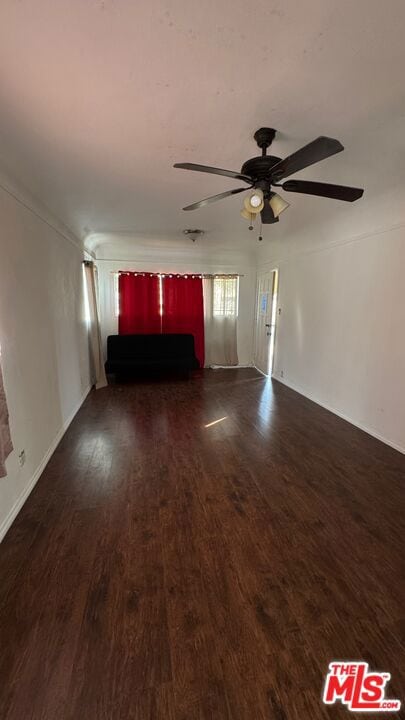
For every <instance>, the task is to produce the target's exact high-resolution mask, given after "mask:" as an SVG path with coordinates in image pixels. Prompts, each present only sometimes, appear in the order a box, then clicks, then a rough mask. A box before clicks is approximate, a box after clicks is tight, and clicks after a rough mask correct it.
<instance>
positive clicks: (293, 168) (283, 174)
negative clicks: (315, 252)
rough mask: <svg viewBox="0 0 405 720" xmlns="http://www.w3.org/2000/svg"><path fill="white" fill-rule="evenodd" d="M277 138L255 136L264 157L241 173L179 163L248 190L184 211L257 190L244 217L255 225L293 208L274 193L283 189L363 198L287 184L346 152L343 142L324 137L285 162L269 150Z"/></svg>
mask: <svg viewBox="0 0 405 720" xmlns="http://www.w3.org/2000/svg"><path fill="white" fill-rule="evenodd" d="M275 135H276V130H274V129H273V128H260V129H259V130H257V131H256V132H255V134H254V139H255V140H256V143H257V145H258V146H259V148H261V151H262V154H261V155H259V156H258V157H254V158H251V159H250V160H247V161H246V162H245V163H243V165H242V168H241V171H240V172H233V171H232V170H222V169H221V168H215V167H209V166H208V165H196V164H195V163H176V164H175V165H174V167H175V168H183V169H184V170H196V171H198V172H205V173H212V174H213V175H224V176H225V177H230V178H234V179H235V180H241V181H242V182H244V183H246V184H247V186H248V187H241V188H235V189H233V190H226V191H225V192H222V193H219V194H218V195H212V196H211V197H208V198H205V199H204V200H200V201H199V202H196V203H193V204H192V205H187V207H185V208H183V210H196V209H197V208H200V207H203V206H204V205H208V204H209V203H212V202H216V201H217V200H222V199H223V198H226V197H229V196H230V195H236V194H237V193H241V192H244V191H246V190H247V189H249V188H250V189H252V188H253V190H252V191H251V192H250V194H249V195H248V196H247V197H246V198H245V201H244V207H243V209H242V211H241V215H242V216H243V217H244V218H246V219H247V220H250V224H251V226H252V222H253V220H254V218H255V217H256V216H257V215H258V214H259V213H260V215H261V220H262V223H263V224H270V223H275V222H278V219H279V215H280V214H281V213H282V212H283V210H285V209H286V208H287V207H289V203H287V202H286V201H285V200H283V198H282V197H280V195H278V194H277V193H276V192H274V191H273V190H272V187H281V188H282V189H283V190H285V191H286V192H296V193H304V194H305V195H318V196H320V197H327V198H333V199H335V200H345V201H346V202H353V201H354V200H358V199H359V198H361V196H362V195H363V192H364V190H362V189H361V188H353V187H346V186H345V185H331V184H329V183H321V182H311V181H308V180H287V182H284V183H280V181H281V180H283V179H284V178H288V177H289V176H290V175H292V174H293V173H296V172H298V171H299V170H303V168H306V167H309V166H310V165H313V164H314V163H317V162H320V161H321V160H324V159H325V158H328V157H330V156H331V155H335V154H336V153H338V152H341V151H342V150H344V148H343V145H342V144H341V143H340V142H339V140H334V139H333V138H329V137H324V136H320V137H318V138H316V140H313V141H312V142H310V143H309V144H308V145H305V146H304V147H302V148H301V149H300V150H297V151H296V152H295V153H292V155H289V156H288V157H286V158H284V160H282V159H281V158H279V157H275V156H274V155H267V148H268V147H270V145H271V143H272V142H273V140H274V138H275Z"/></svg>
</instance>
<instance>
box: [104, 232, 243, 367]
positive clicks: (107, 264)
mask: <svg viewBox="0 0 405 720" xmlns="http://www.w3.org/2000/svg"><path fill="white" fill-rule="evenodd" d="M197 242H198V241H197ZM119 254H120V250H119V245H118V243H117V246H116V247H114V245H112V246H102V247H100V248H98V249H97V250H96V255H97V267H98V273H99V288H100V323H101V331H102V338H103V344H104V349H105V342H106V338H107V336H108V335H114V334H116V333H117V332H118V319H117V317H116V316H115V314H114V285H113V273H114V271H117V270H145V271H151V272H179V273H193V272H194V273H204V272H206V273H222V272H223V273H240V274H241V275H243V277H241V278H240V281H239V316H238V324H237V338H238V359H239V364H240V365H251V364H252V362H253V330H254V322H253V320H254V296H255V285H256V267H255V262H254V260H253V259H252V258H251V257H249V256H248V255H245V254H243V253H237V252H232V253H229V252H224V251H215V250H214V249H211V250H209V251H207V252H205V251H201V250H199V248H198V245H197V246H194V245H191V248H189V247H184V248H172V249H171V250H169V249H167V248H153V247H151V248H149V249H146V248H144V247H141V246H139V247H136V246H134V247H133V248H132V250H131V256H132V257H133V259H128V254H129V252H128V250H126V251H125V253H124V254H123V258H124V259H122V260H119V259H117V260H111V257H117V256H119ZM103 256H105V257H107V258H109V259H103Z"/></svg>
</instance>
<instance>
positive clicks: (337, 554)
mask: <svg viewBox="0 0 405 720" xmlns="http://www.w3.org/2000/svg"><path fill="white" fill-rule="evenodd" d="M216 420H221V421H220V422H217V423H216V424H214V425H211V426H210V427H207V425H209V424H210V423H212V422H214V421H216ZM404 510H405V456H403V455H401V454H400V453H398V452H396V451H395V450H392V449H391V448H389V447H388V446H385V445H383V444H382V443H380V442H378V441H377V440H374V439H373V438H371V437H369V436H368V435H366V434H365V433H363V432H361V431H360V430H357V429H356V428H354V427H353V426H351V425H349V424H348V423H346V422H344V421H343V420H340V419H339V418H337V417H336V416H334V415H332V414H331V413H329V412H327V411H326V410H323V409H322V408H321V407H319V406H317V405H315V404H313V403H311V402H310V401H309V400H306V399H305V398H303V397H301V396H300V395H297V394H296V393H294V392H293V391H291V390H289V389H288V388H286V387H284V386H282V385H280V384H278V383H276V382H273V383H272V382H271V381H269V380H266V379H265V378H264V377H262V376H261V375H258V374H257V373H256V371H254V370H253V369H243V370H242V369H241V370H218V371H206V372H205V374H204V376H202V375H200V376H196V377H195V378H193V379H191V380H190V381H189V382H187V381H170V382H159V381H155V382H153V381H150V382H147V381H145V382H142V383H139V384H127V385H120V384H116V385H113V386H111V387H109V388H106V389H104V390H100V391H98V392H92V393H91V394H90V396H89V397H88V399H87V400H86V402H85V404H84V406H83V407H82V409H81V410H80V412H79V413H78V415H77V416H76V418H75V420H74V422H73V423H72V425H71V427H70V428H69V430H68V432H67V434H66V435H65V437H64V439H63V441H62V442H61V444H60V445H59V447H58V448H57V450H56V452H55V454H54V455H53V457H52V459H51V461H50V462H49V464H48V466H47V468H46V470H45V472H44V474H43V476H42V477H41V479H40V481H39V482H38V484H37V486H36V488H35V489H34V491H33V493H32V494H31V496H30V498H29V499H28V501H27V503H26V505H25V506H24V508H23V509H22V511H21V513H20V515H19V516H18V518H17V520H16V521H15V523H14V525H13V526H12V528H11V530H10V531H9V533H8V535H7V537H6V538H5V540H4V542H3V543H2V544H1V545H0V623H1V630H0V653H1V655H0V718H1V720H135V719H136V720H194V719H198V720H206V719H208V718H210V719H211V718H212V719H215V720H216V719H218V720H219V719H221V720H229V719H231V718H232V720H245V719H246V720H262V719H266V720H307V719H308V720H318V718H319V719H321V718H322V719H323V718H332V719H336V718H349V717H350V716H351V714H350V713H349V712H348V711H347V710H346V709H345V708H344V707H343V706H342V705H340V704H338V705H336V706H333V707H326V706H324V705H323V704H322V701H321V693H322V687H323V682H324V676H325V673H326V671H327V666H328V663H329V662H330V661H331V660H334V659H344V660H351V659H353V660H360V659H364V660H366V661H368V662H369V663H370V665H371V667H372V668H373V669H377V670H383V671H387V672H390V673H391V674H392V680H391V682H390V683H389V686H388V688H387V696H388V697H393V698H399V699H402V701H404V700H405V693H404V689H405V669H404V665H405V651H404V643H405V640H404V631H405V623H404V604H405V603H404V599H405V589H404V564H403V562H404V560H403V559H404V523H405V512H404ZM359 717H362V718H364V717H365V716H364V713H361V714H359ZM389 717H394V716H393V715H389ZM396 717H399V715H398V714H397V715H396Z"/></svg>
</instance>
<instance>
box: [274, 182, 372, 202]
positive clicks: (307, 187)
mask: <svg viewBox="0 0 405 720" xmlns="http://www.w3.org/2000/svg"><path fill="white" fill-rule="evenodd" d="M282 187H283V190H286V191H287V192H296V193H304V194H305V195H318V196H319V197H327V198H333V199H335V200H346V202H354V201H355V200H358V199H359V198H361V196H362V195H363V193H364V190H363V189H362V188H353V187H346V186H345V185H330V184H329V183H319V182H310V181H309V180H287V182H285V183H283V186H282Z"/></svg>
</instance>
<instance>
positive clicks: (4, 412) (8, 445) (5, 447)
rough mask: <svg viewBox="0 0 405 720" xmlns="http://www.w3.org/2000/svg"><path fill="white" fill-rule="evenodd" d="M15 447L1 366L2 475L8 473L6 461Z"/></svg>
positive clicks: (0, 459)
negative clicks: (12, 439) (11, 434)
mask: <svg viewBox="0 0 405 720" xmlns="http://www.w3.org/2000/svg"><path fill="white" fill-rule="evenodd" d="M12 449H13V444H12V442H11V436H10V426H9V424H8V409H7V401H6V394H5V392H4V386H3V375H2V372H1V367H0V477H5V475H7V470H6V465H5V462H6V460H7V457H8V456H9V455H10V453H11V451H12Z"/></svg>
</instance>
